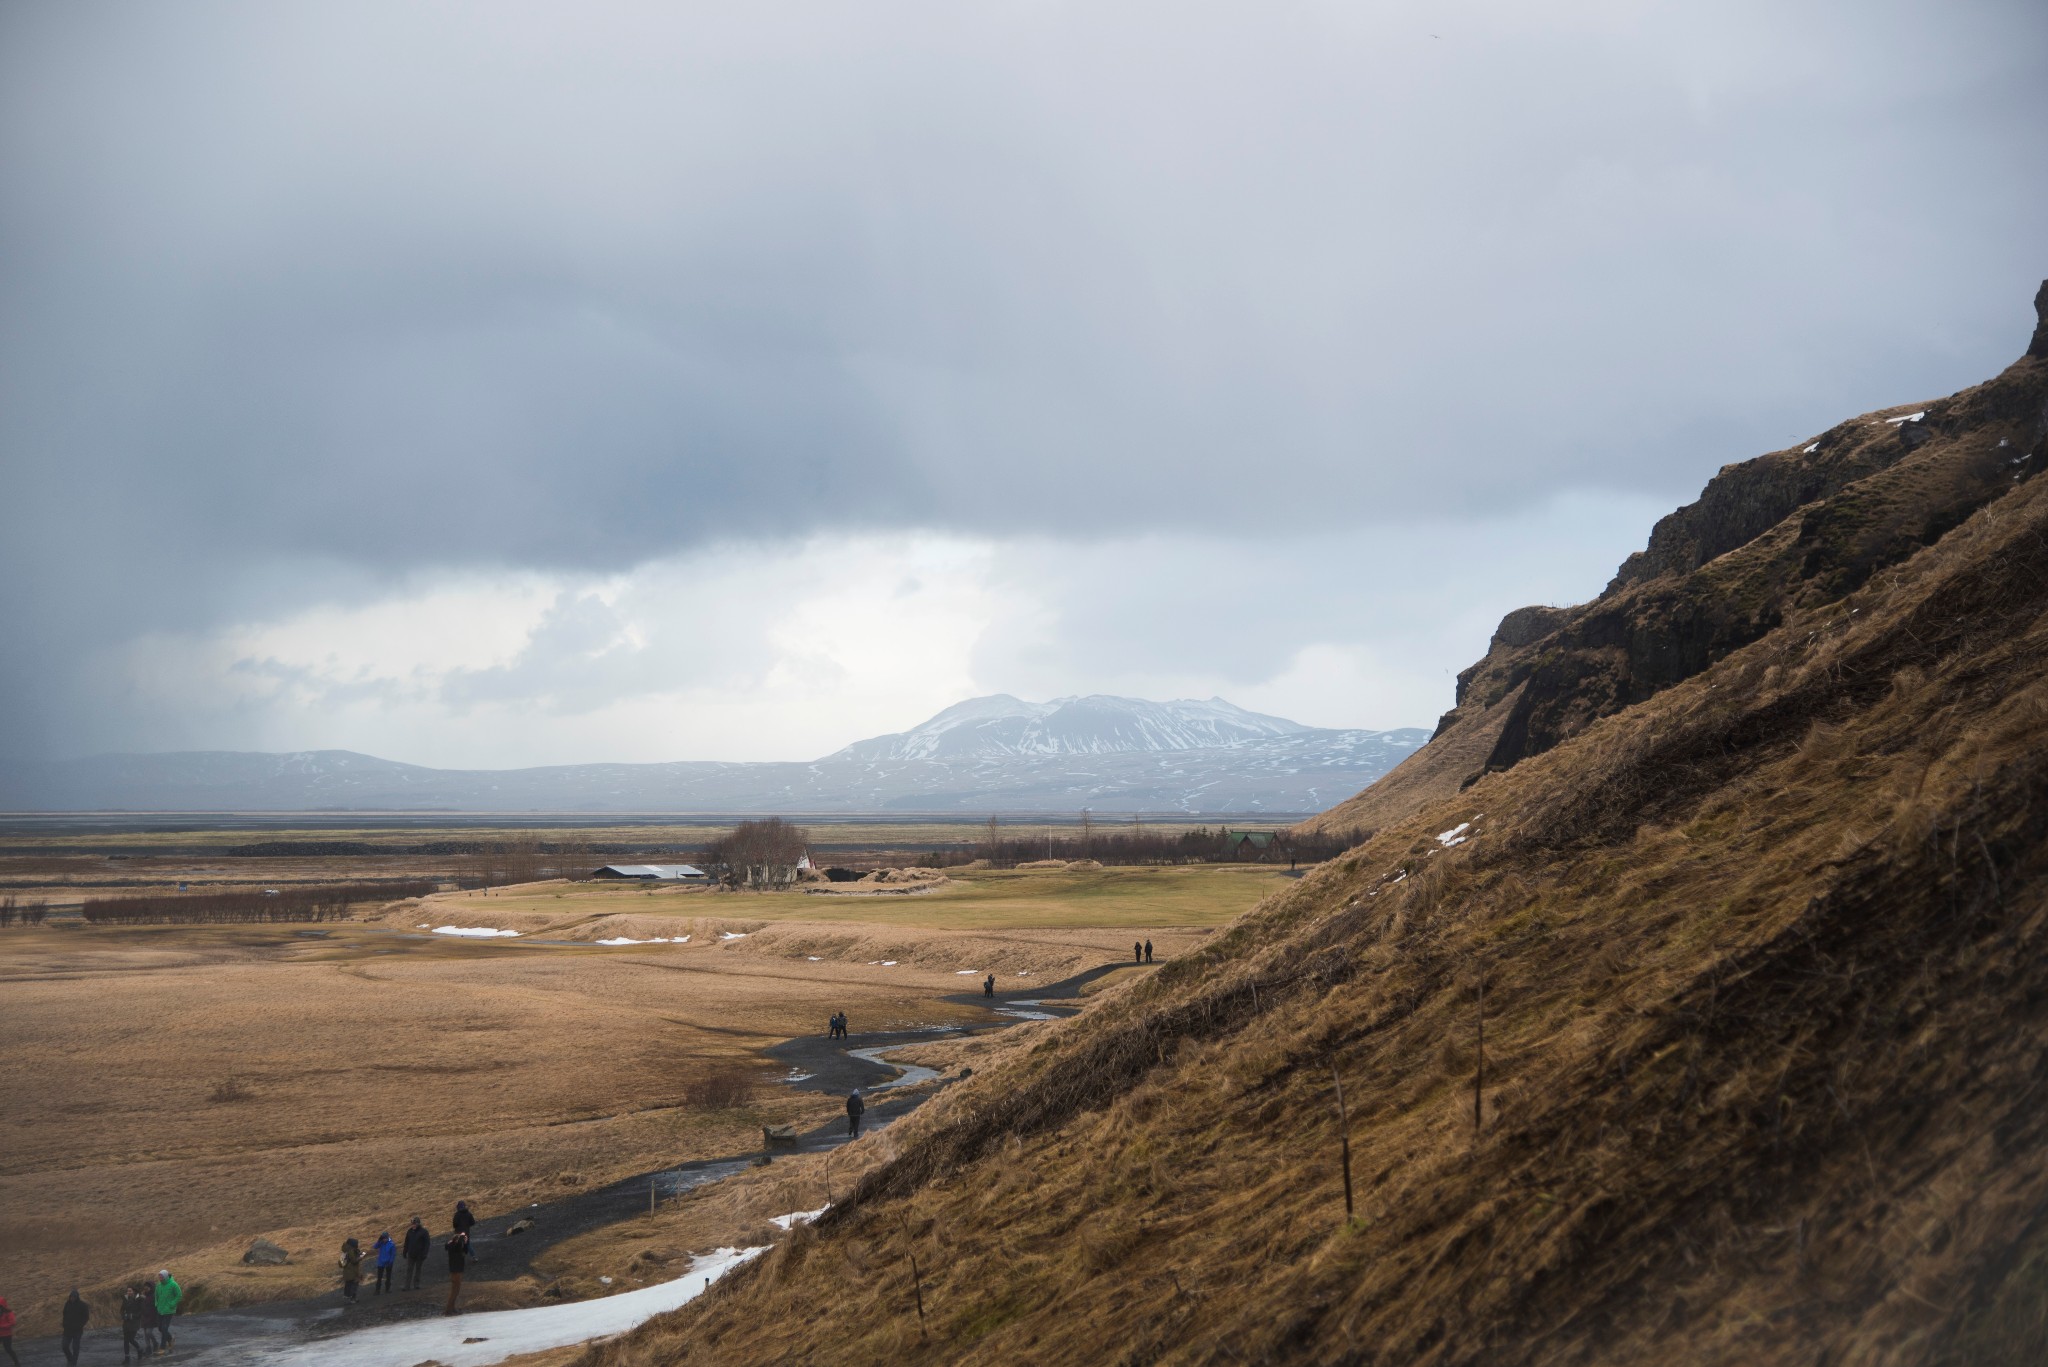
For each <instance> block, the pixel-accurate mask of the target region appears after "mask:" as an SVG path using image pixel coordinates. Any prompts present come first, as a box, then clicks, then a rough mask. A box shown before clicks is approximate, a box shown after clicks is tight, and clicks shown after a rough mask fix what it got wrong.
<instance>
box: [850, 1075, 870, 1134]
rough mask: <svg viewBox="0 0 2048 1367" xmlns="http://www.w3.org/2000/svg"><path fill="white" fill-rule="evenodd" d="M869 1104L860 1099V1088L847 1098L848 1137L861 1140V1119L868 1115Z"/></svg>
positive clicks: (855, 1089)
mask: <svg viewBox="0 0 2048 1367" xmlns="http://www.w3.org/2000/svg"><path fill="white" fill-rule="evenodd" d="M867 1109H868V1104H867V1102H865V1101H862V1100H861V1099H860V1088H858V1087H856V1088H854V1089H853V1090H852V1091H851V1092H849V1093H848V1094H847V1097H846V1137H847V1138H848V1139H858V1138H860V1118H861V1116H863V1115H864V1114H866V1113H867Z"/></svg>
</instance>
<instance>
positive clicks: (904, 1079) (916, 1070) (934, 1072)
mask: <svg viewBox="0 0 2048 1367" xmlns="http://www.w3.org/2000/svg"><path fill="white" fill-rule="evenodd" d="M900 1048H902V1046H901V1045H895V1044H885V1045H882V1046H881V1047H880V1048H877V1049H849V1050H847V1051H846V1052H847V1053H848V1054H851V1055H852V1056H853V1057H854V1058H857V1059H865V1060H867V1061H868V1062H869V1063H879V1064H880V1065H881V1066H882V1067H884V1068H900V1069H901V1070H902V1072H903V1075H902V1076H901V1077H896V1078H891V1079H890V1080H889V1081H887V1082H878V1083H875V1084H874V1085H873V1086H871V1087H869V1088H868V1089H867V1090H868V1091H870V1092H886V1091H889V1090H891V1089H892V1088H896V1087H915V1086H916V1085H917V1084H918V1083H920V1082H930V1081H931V1080H932V1079H933V1078H935V1077H937V1076H938V1075H939V1070H938V1069H936V1068H920V1067H919V1066H918V1065H916V1064H915V1063H893V1062H891V1061H890V1060H888V1059H885V1058H883V1057H881V1055H883V1054H885V1053H887V1052H888V1051H889V1050H891V1049H900Z"/></svg>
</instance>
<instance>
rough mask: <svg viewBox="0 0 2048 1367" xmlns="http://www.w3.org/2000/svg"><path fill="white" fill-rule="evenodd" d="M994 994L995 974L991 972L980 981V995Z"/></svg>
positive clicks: (989, 995)
mask: <svg viewBox="0 0 2048 1367" xmlns="http://www.w3.org/2000/svg"><path fill="white" fill-rule="evenodd" d="M995 994H996V975H995V974H993V973H991V974H989V975H988V977H986V978H984V979H983V980H982V983H981V995H982V996H984V997H993V996H994V995H995Z"/></svg>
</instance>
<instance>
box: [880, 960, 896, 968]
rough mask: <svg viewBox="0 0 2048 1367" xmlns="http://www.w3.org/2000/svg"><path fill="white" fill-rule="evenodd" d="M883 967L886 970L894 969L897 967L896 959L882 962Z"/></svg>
mask: <svg viewBox="0 0 2048 1367" xmlns="http://www.w3.org/2000/svg"><path fill="white" fill-rule="evenodd" d="M882 967H884V968H894V967H896V961H895V960H894V959H884V960H882Z"/></svg>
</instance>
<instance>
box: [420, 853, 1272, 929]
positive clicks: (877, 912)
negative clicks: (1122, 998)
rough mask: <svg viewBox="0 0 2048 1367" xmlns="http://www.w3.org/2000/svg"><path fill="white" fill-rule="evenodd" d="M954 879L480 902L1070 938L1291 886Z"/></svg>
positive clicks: (1007, 876)
mask: <svg viewBox="0 0 2048 1367" xmlns="http://www.w3.org/2000/svg"><path fill="white" fill-rule="evenodd" d="M952 877H953V881H952V882H951V883H949V884H947V885H946V886H944V887H941V888H938V889H936V890H934V891H932V892H926V893H918V894H916V895H914V896H898V895H874V896H859V895H848V894H832V895H816V894H807V893H802V892H771V893H728V892H712V891H708V890H704V889H646V888H640V887H633V886H620V885H617V884H602V885H599V884H589V883H576V884H567V885H563V884H550V885H547V886H545V887H542V888H537V889H535V890H534V891H533V892H531V893H527V894H520V893H518V892H516V891H514V892H509V893H505V892H501V893H494V894H492V895H491V896H490V897H489V898H487V899H486V898H481V897H479V898H478V899H477V900H478V905H479V906H486V905H487V906H488V907H489V908H490V910H492V911H495V912H537V913H542V914H546V915H550V916H564V915H575V914H577V913H579V912H581V913H587V914H589V915H592V916H599V915H606V914H612V913H631V914H634V915H640V916H660V915H672V916H722V917H730V918H733V919H736V920H758V921H822V922H838V923H847V924H863V925H889V926H905V927H923V928H927V929H932V930H1025V929H1041V928H1042V929H1067V930H1072V929H1106V928H1111V927H1118V926H1131V927H1145V926H1190V927H1194V926H1217V925H1222V924H1224V923H1226V922H1228V921H1230V920H1232V919H1234V918H1236V917H1237V916H1240V915H1242V914H1243V913H1244V912H1245V911H1246V910H1248V909H1249V908H1250V907H1251V906H1252V905H1253V904H1254V903H1256V902H1257V901H1258V900H1259V899H1260V898H1262V897H1264V896H1266V895H1267V894H1268V893H1271V892H1274V891H1276V890H1278V889H1279V888H1281V887H1283V886H1285V885H1286V883H1287V882H1288V875H1287V873H1286V871H1285V870H1282V869H1278V868H1273V867H1269V866H1264V865H1256V864H1185V865H1179V866H1175V867H1168V868H1105V869H960V870H954V871H953V873H952ZM444 905H445V904H444Z"/></svg>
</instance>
